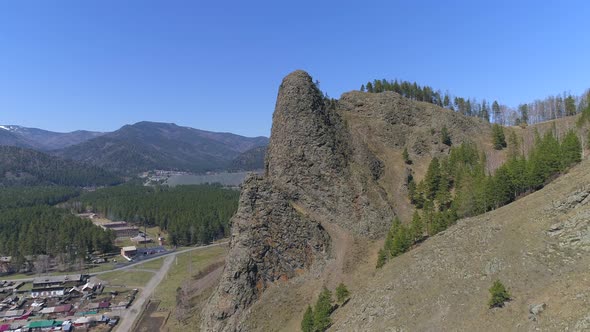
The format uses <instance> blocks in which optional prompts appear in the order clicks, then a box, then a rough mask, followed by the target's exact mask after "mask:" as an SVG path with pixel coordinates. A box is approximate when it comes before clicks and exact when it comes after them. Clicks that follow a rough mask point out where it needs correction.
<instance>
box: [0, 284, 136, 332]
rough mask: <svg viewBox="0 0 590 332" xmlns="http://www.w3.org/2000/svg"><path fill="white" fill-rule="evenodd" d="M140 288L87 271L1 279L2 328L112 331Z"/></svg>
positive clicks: (17, 330) (0, 328)
mask: <svg viewBox="0 0 590 332" xmlns="http://www.w3.org/2000/svg"><path fill="white" fill-rule="evenodd" d="M137 292H138V290H137V289H125V288H117V289H114V288H108V287H106V285H105V284H104V283H103V282H102V281H101V280H100V279H98V278H96V277H90V276H89V275H84V274H73V275H63V276H41V277H37V278H34V279H33V280H32V281H18V280H11V281H0V331H2V332H4V331H15V332H20V331H74V330H76V331H80V330H81V331H110V330H111V329H112V327H114V326H115V325H116V324H117V323H118V320H119V317H120V316H121V315H122V314H123V311H125V310H126V309H127V308H129V306H130V305H131V304H132V302H133V301H134V299H135V296H136V294H137Z"/></svg>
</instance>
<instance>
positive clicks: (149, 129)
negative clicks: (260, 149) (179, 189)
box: [56, 122, 268, 173]
mask: <svg viewBox="0 0 590 332" xmlns="http://www.w3.org/2000/svg"><path fill="white" fill-rule="evenodd" d="M267 143H268V139H267V138H266V137H254V138H249V137H243V136H239V135H234V134H230V133H214V132H208V131H203V130H198V129H194V128H189V127H181V126H177V125H175V124H171V123H155V122H139V123H136V124H134V125H126V126H124V127H122V128H121V129H119V130H117V131H115V132H112V133H108V134H105V135H103V136H100V137H98V138H95V139H92V140H89V141H87V142H84V143H82V144H78V145H74V146H71V147H69V148H66V149H64V150H61V151H58V152H56V154H57V155H59V156H62V157H64V158H67V159H73V160H78V161H84V162H88V163H91V164H94V165H97V166H100V167H103V168H105V169H109V170H114V171H119V172H125V173H136V172H139V171H146V170H152V169H168V170H186V171H192V172H197V173H200V172H206V171H216V170H225V169H227V168H228V167H229V166H230V164H231V161H232V160H233V159H234V158H236V157H237V156H239V155H240V154H241V153H242V152H245V151H247V150H249V149H252V148H254V147H257V146H265V145H266V144H267Z"/></svg>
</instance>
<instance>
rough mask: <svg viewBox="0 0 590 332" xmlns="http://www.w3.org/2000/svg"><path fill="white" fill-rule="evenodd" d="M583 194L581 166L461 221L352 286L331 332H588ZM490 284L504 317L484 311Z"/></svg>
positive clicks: (589, 172)
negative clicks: (502, 291)
mask: <svg viewBox="0 0 590 332" xmlns="http://www.w3.org/2000/svg"><path fill="white" fill-rule="evenodd" d="M589 191H590V161H584V162H583V163H582V164H581V165H578V166H576V167H575V168H573V169H572V170H571V171H570V172H569V173H568V174H566V175H564V176H562V177H560V178H558V179H557V180H555V181H554V182H553V183H551V184H549V185H548V186H547V187H546V188H544V189H542V190H540V191H538V192H535V193H533V194H531V195H529V196H527V197H525V198H523V199H520V200H518V201H516V202H514V203H512V204H509V205H507V206H505V207H503V208H500V209H498V210H495V211H492V212H489V213H486V214H484V215H481V216H477V217H474V218H469V219H464V220H460V221H459V222H458V223H457V225H455V226H453V227H451V228H450V229H448V230H447V231H445V232H444V233H442V234H439V235H437V236H434V237H432V238H430V239H429V240H428V241H426V242H424V243H423V244H422V245H421V246H419V247H418V248H415V249H414V250H412V251H410V252H408V253H406V254H404V255H402V256H400V257H398V258H395V259H393V260H391V261H390V262H389V263H388V264H386V265H385V267H384V268H383V269H382V270H379V271H376V272H375V273H374V275H373V276H372V277H370V278H369V279H368V280H367V282H365V283H363V284H359V285H357V286H358V288H357V289H355V291H354V293H353V294H354V295H353V296H352V299H351V301H350V302H349V303H348V304H347V305H346V306H344V307H343V308H341V309H339V310H337V311H336V312H335V314H334V317H333V319H334V321H335V324H334V326H333V327H332V329H331V330H333V331H386V330H387V331H396V330H404V331H440V330H459V331H486V330H487V331H489V330H500V331H528V330H535V329H536V328H540V329H541V330H551V331H564V330H567V329H569V330H570V331H572V330H574V331H581V330H588V329H589V328H590V303H589V302H588V301H590V269H588V266H589V263H590V256H588V251H589V250H590V224H589V223H588V218H589V217H590V205H589V204H588V201H589V200H590V196H588V193H589ZM495 279H500V280H501V281H502V282H503V283H504V284H505V285H506V286H507V288H508V289H509V291H510V293H511V294H512V296H513V300H512V301H510V302H509V303H508V304H507V305H506V307H505V308H501V309H489V308H488V306H487V301H488V299H489V297H490V295H489V293H488V289H489V288H490V286H491V285H492V282H493V281H494V280H495ZM542 303H545V304H546V308H545V310H544V311H543V312H542V313H540V314H538V315H536V316H535V315H532V314H531V313H530V305H537V304H542Z"/></svg>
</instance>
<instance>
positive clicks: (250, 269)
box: [201, 175, 330, 331]
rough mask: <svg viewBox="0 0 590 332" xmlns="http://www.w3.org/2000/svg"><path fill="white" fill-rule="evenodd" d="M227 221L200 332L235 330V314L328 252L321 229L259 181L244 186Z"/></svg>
mask: <svg viewBox="0 0 590 332" xmlns="http://www.w3.org/2000/svg"><path fill="white" fill-rule="evenodd" d="M232 222H233V227H232V235H231V245H230V247H231V249H230V252H229V255H228V256H227V259H226V262H225V270H224V273H223V276H222V278H221V281H220V284H219V286H218V288H217V290H216V292H215V293H214V295H213V297H212V298H211V299H210V301H209V306H208V307H207V308H206V310H205V312H204V317H205V320H204V322H203V325H202V326H201V330H202V331H220V330H230V331H231V330H236V329H238V325H239V324H238V322H239V319H240V317H239V314H240V313H242V311H243V310H244V309H245V308H247V307H249V306H250V305H251V304H252V302H253V301H255V300H256V299H257V298H258V295H259V293H260V292H262V291H264V289H265V288H266V287H267V286H268V284H269V283H272V282H275V281H277V280H281V279H282V280H288V279H290V278H293V277H295V276H297V275H298V274H300V273H302V272H303V271H305V270H306V269H308V268H310V267H311V266H312V264H313V263H314V262H316V261H318V260H320V261H321V260H323V259H324V258H325V257H326V256H327V252H328V249H329V243H330V240H329V237H328V235H327V233H326V232H325V231H324V229H323V228H322V226H321V225H320V224H319V223H317V222H315V221H311V220H309V219H307V218H306V217H305V216H303V215H301V214H300V213H298V212H297V211H296V210H295V209H294V208H293V206H292V205H291V202H290V199H289V197H288V196H287V195H285V194H284V193H281V192H278V191H276V190H274V189H273V188H272V185H271V184H270V182H268V181H266V180H265V179H263V178H261V177H260V176H256V175H252V176H251V177H249V178H248V179H246V181H245V182H244V184H243V188H242V194H241V197H240V203H239V208H238V211H237V213H236V215H235V216H234V218H233V219H232Z"/></svg>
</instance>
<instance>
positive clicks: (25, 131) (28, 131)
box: [0, 125, 103, 151]
mask: <svg viewBox="0 0 590 332" xmlns="http://www.w3.org/2000/svg"><path fill="white" fill-rule="evenodd" d="M101 135H103V133H99V132H92V131H86V130H76V131H73V132H69V133H57V132H53V131H48V130H43V129H37V128H26V127H21V126H14V125H4V126H0V145H9V146H19V147H28V148H31V149H35V150H39V151H51V150H58V149H63V148H66V147H68V146H71V145H75V144H80V143H82V142H86V141H87V140H90V139H92V138H95V137H98V136H101Z"/></svg>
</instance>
